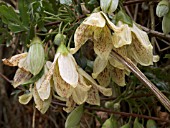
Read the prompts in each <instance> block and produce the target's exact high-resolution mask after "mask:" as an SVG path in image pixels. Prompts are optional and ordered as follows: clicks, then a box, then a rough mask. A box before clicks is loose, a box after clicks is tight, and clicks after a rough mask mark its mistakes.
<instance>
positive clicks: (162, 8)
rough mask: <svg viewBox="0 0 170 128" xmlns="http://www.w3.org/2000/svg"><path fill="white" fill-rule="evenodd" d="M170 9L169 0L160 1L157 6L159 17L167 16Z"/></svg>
mask: <svg viewBox="0 0 170 128" xmlns="http://www.w3.org/2000/svg"><path fill="white" fill-rule="evenodd" d="M168 11H169V2H168V0H162V1H160V2H159V3H158V5H157V7H156V15H157V16H158V17H163V16H165V15H166V14H167V13H168Z"/></svg>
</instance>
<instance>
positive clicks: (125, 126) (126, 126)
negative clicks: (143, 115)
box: [120, 123, 130, 128]
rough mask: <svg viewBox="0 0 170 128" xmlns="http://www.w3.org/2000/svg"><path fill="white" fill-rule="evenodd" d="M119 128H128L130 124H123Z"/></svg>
mask: <svg viewBox="0 0 170 128" xmlns="http://www.w3.org/2000/svg"><path fill="white" fill-rule="evenodd" d="M120 128H130V124H129V123H127V124H125V125H123V126H121V127H120Z"/></svg>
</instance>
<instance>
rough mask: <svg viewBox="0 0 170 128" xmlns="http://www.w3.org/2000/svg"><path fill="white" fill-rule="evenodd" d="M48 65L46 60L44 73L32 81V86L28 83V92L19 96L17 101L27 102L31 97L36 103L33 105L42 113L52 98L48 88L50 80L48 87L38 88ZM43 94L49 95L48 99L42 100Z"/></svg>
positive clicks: (49, 63)
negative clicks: (44, 88)
mask: <svg viewBox="0 0 170 128" xmlns="http://www.w3.org/2000/svg"><path fill="white" fill-rule="evenodd" d="M50 66H51V62H50V61H47V62H46V64H45V65H44V74H43V75H42V77H41V78H40V79H39V80H38V81H36V82H35V83H34V87H32V85H30V89H29V92H28V93H26V94H23V95H21V96H19V102H20V103H21V104H27V103H28V102H29V101H30V100H31V99H32V97H33V98H34V102H35V105H36V106H35V107H36V108H37V109H38V110H39V111H40V112H41V113H42V114H44V113H45V112H46V111H47V110H48V108H49V106H50V104H51V100H52V93H51V89H49V88H51V87H52V82H51V83H49V86H48V88H47V89H46V90H43V92H42V90H41V89H40V88H41V86H42V81H43V80H44V79H45V76H46V75H47V73H48V70H49V67H50ZM44 95H49V97H48V99H45V100H42V99H43V98H42V97H44Z"/></svg>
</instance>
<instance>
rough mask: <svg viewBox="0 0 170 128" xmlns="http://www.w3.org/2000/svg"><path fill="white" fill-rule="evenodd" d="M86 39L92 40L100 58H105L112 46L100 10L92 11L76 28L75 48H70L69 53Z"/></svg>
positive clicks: (76, 49)
mask: <svg viewBox="0 0 170 128" xmlns="http://www.w3.org/2000/svg"><path fill="white" fill-rule="evenodd" d="M88 39H91V40H92V41H93V42H94V51H95V53H96V54H97V55H98V56H100V57H101V58H103V59H107V58H108V56H109V54H110V51H111V49H112V46H113V44H112V37H111V32H110V30H109V28H108V26H107V25H106V20H105V18H104V17H103V15H102V14H101V13H100V12H97V13H92V14H91V15H90V16H89V17H87V18H86V19H85V20H84V21H83V22H82V23H81V25H80V26H79V27H78V28H77V29H76V31H75V34H74V42H75V48H71V49H70V51H71V53H72V54H74V53H76V52H77V51H78V50H79V49H80V48H81V46H82V45H83V44H85V43H86V41H87V40H88Z"/></svg>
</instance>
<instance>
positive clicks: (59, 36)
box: [54, 33, 65, 46]
mask: <svg viewBox="0 0 170 128" xmlns="http://www.w3.org/2000/svg"><path fill="white" fill-rule="evenodd" d="M64 40H65V36H64V35H63V34H60V33H58V34H57V35H56V36H55V38H54V44H55V45H58V46H59V45H60V43H61V42H64Z"/></svg>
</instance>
